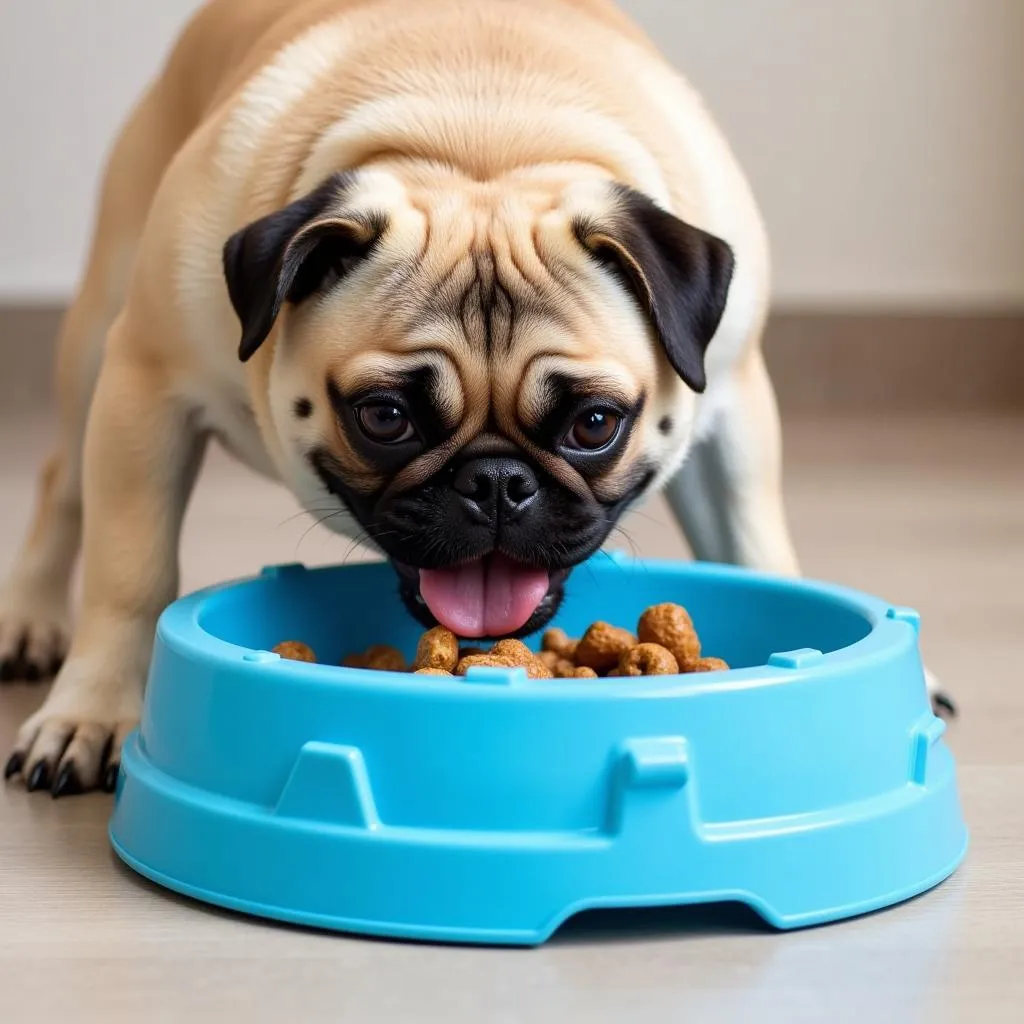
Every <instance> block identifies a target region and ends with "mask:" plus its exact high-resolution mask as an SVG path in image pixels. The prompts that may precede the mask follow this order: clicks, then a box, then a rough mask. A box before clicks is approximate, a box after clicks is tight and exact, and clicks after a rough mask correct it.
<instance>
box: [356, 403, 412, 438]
mask: <svg viewBox="0 0 1024 1024" xmlns="http://www.w3.org/2000/svg"><path fill="white" fill-rule="evenodd" d="M356 418H357V419H358V420H359V427H360V429H361V430H362V432H363V433H364V434H365V435H366V436H367V437H368V438H369V439H370V440H371V441H376V442H377V443H378V444H397V443H398V442H399V441H408V440H409V439H410V438H411V437H412V436H413V434H414V431H413V429H412V423H411V422H410V421H409V417H408V416H407V415H406V412H405V410H404V409H402V408H401V407H400V406H397V405H392V404H391V403H390V402H382V403H380V404H377V405H361V406H360V407H359V408H358V409H357V410H356Z"/></svg>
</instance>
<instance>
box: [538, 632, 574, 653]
mask: <svg viewBox="0 0 1024 1024" xmlns="http://www.w3.org/2000/svg"><path fill="white" fill-rule="evenodd" d="M578 643H579V641H578V640H573V639H572V638H571V637H570V636H569V634H568V633H566V631H565V630H564V629H557V628H555V629H549V630H548V631H547V632H546V633H545V634H544V636H543V637H541V642H540V645H541V648H542V649H543V650H545V651H551V652H552V653H554V654H557V655H558V656H559V657H560V658H565V659H566V661H572V660H573V658H575V657H576V645H577V644H578Z"/></svg>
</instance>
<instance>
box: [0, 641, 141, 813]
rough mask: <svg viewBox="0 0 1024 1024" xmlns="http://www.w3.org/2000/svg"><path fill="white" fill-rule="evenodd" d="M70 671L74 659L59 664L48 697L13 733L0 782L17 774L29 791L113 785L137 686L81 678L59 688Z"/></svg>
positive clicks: (137, 709) (133, 719)
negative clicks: (59, 670)
mask: <svg viewBox="0 0 1024 1024" xmlns="http://www.w3.org/2000/svg"><path fill="white" fill-rule="evenodd" d="M76 668H78V666H77V665H76V664H75V662H74V660H72V661H71V662H69V663H68V665H67V666H65V668H64V670H63V672H62V674H61V676H60V677H59V678H58V680H57V682H56V683H55V684H54V690H53V693H51V695H50V697H49V698H48V699H47V700H46V702H45V703H44V704H43V706H42V707H41V708H40V709H39V710H38V711H37V712H36V713H35V714H34V715H32V717H31V718H29V719H28V720H27V721H26V722H25V724H24V725H23V726H22V727H21V729H20V730H19V731H18V737H17V739H16V740H15V743H14V750H13V751H12V753H11V756H10V758H9V759H8V761H7V766H6V768H5V769H4V778H5V779H10V778H12V777H14V776H16V775H20V776H21V777H22V778H23V779H24V780H25V787H26V788H27V789H28V790H29V791H30V792H31V791H34V790H48V791H49V792H50V794H51V795H52V796H54V797H59V796H72V795H74V794H77V793H84V792H86V791H87V790H90V789H104V790H106V791H107V792H108V793H109V792H113V790H114V786H115V784H116V783H117V773H118V769H119V767H120V762H121V747H122V745H123V744H124V740H125V737H126V736H127V735H128V733H129V732H131V730H132V729H134V728H135V726H136V725H137V724H138V721H139V716H140V713H141V686H137V685H135V684H134V682H133V683H132V685H131V686H126V685H123V684H119V685H113V686H112V685H109V684H103V683H101V684H100V685H94V686H90V685H89V680H87V679H85V680H78V682H79V685H78V686H73V685H66V686H61V684H62V682H65V680H64V676H65V675H66V674H68V673H69V670H70V671H71V672H72V673H74V670H75V669H76ZM75 674H78V673H75ZM82 684H84V685H82Z"/></svg>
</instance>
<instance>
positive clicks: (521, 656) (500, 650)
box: [491, 640, 537, 665]
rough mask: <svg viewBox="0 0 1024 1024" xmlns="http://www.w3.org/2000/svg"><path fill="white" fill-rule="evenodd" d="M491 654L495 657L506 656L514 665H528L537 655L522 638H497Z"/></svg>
mask: <svg viewBox="0 0 1024 1024" xmlns="http://www.w3.org/2000/svg"><path fill="white" fill-rule="evenodd" d="M491 654H492V655H494V657H496V658H508V660H509V661H511V662H512V663H513V664H514V665H529V664H530V662H531V661H536V660H537V656H536V655H535V654H534V653H533V651H531V650H530V648H529V647H527V646H526V644H524V643H523V641H522V640H499V641H498V642H497V643H496V644H495V645H494V646H493V647H492V648H491Z"/></svg>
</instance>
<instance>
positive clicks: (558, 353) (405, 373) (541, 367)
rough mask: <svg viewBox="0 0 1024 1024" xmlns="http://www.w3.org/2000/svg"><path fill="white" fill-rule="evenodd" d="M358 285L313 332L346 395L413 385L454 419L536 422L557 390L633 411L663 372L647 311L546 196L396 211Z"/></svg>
mask: <svg viewBox="0 0 1024 1024" xmlns="http://www.w3.org/2000/svg"><path fill="white" fill-rule="evenodd" d="M353 285H354V287H351V288H349V289H345V290H342V291H339V292H338V293H337V294H336V295H334V296H332V297H330V298H328V300H327V301H326V302H324V303H322V304H321V305H320V306H318V307H317V309H316V311H315V312H314V313H313V314H312V315H313V317H315V320H316V322H315V323H313V324H312V325H311V326H312V328H313V330H314V332H315V334H316V336H317V337H318V339H319V340H320V342H321V343H322V344H323V346H324V357H325V358H326V359H327V360H328V362H329V366H328V373H329V375H330V377H331V378H332V379H333V380H334V382H335V384H336V386H337V387H338V388H339V390H340V391H341V392H342V393H343V394H345V395H346V396H352V395H358V394H359V393H361V392H363V391H367V390H370V389H373V388H387V387H395V388H405V387H408V386H410V385H412V384H414V383H415V384H416V385H417V386H419V387H421V388H423V389H426V390H429V391H430V392H431V394H432V397H433V398H434V400H435V403H436V404H437V405H438V407H439V408H440V409H442V410H444V411H445V412H446V413H448V414H449V415H451V417H452V418H459V419H461V418H463V417H466V416H473V415H474V414H475V416H474V418H484V419H486V418H487V416H488V415H491V414H493V415H497V416H502V417H504V416H516V417H518V418H520V419H523V420H526V421H531V420H534V419H536V418H537V417H538V416H540V415H541V414H542V413H543V411H544V409H545V408H547V407H549V406H550V405H551V403H552V400H553V399H554V398H557V397H558V395H557V394H556V392H557V391H558V390H559V389H561V390H562V391H565V390H577V391H579V392H581V393H586V394H595V395H602V396H604V397H607V398H609V399H616V400H618V401H619V402H621V403H623V404H628V405H631V404H632V403H633V402H634V401H635V400H636V398H637V397H638V395H639V394H640V393H641V392H642V391H643V390H644V388H645V386H647V383H648V382H649V381H650V379H651V377H652V375H653V374H654V372H655V356H654V349H653V346H652V344H651V343H650V339H649V337H648V335H647V330H646V327H645V325H644V322H643V320H642V318H641V317H640V315H639V312H638V310H637V309H636V308H635V306H634V305H633V303H632V302H631V300H630V299H629V298H628V297H627V296H625V295H624V294H622V292H621V290H619V289H617V288H616V287H615V286H614V284H613V283H612V282H611V281H610V280H608V279H607V276H606V275H603V274H602V273H601V271H600V269H599V268H598V267H596V266H594V265H593V263H592V261H591V260H590V259H589V258H588V256H587V254H586V253H585V252H584V251H583V250H582V248H581V247H580V246H579V243H578V241H577V240H576V238H575V236H574V234H573V230H572V225H571V220H570V217H569V216H568V214H567V213H566V211H565V210H563V209H561V208H560V207H557V206H555V205H553V204H552V202H551V201H550V200H545V199H544V197H530V196H525V197H524V196H518V195H517V196H515V197H503V198H501V199H499V200H497V201H494V202H481V201H473V197H472V196H470V197H468V198H467V197H466V196H463V195H458V194H449V195H444V194H442V195H440V196H432V197H430V200H429V202H428V201H426V200H424V201H417V200H416V199H415V198H413V199H411V200H408V201H406V202H405V203H403V204H399V205H398V207H397V208H392V210H390V211H389V229H388V231H387V232H386V234H385V236H384V238H383V239H382V242H381V245H380V248H379V251H378V253H377V254H376V256H375V259H374V260H373V261H372V262H371V263H370V264H368V265H367V266H366V267H365V268H364V269H363V270H362V271H361V273H360V276H359V278H358V280H357V281H355V282H353ZM339 324H344V325H345V328H344V329H343V330H342V329H339V327H338V325H339Z"/></svg>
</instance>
